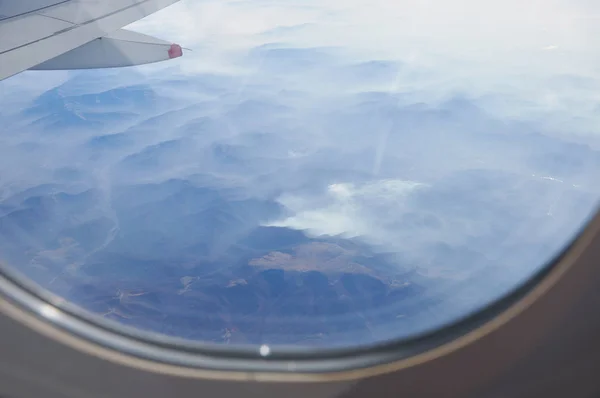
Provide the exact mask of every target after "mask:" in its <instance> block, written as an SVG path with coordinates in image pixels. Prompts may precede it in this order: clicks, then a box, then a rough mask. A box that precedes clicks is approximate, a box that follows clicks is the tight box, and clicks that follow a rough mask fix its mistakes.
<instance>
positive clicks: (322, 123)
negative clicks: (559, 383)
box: [0, 0, 600, 347]
mask: <svg viewBox="0 0 600 398" xmlns="http://www.w3.org/2000/svg"><path fill="white" fill-rule="evenodd" d="M599 7H600V6H599V5H597V4H596V3H595V2H591V1H585V0H578V1H572V0H569V1H567V0H551V1H543V2H541V1H533V2H523V1H516V0H505V1H501V2H500V1H483V2H482V1H475V0H454V1H412V0H400V1H388V0H369V1H366V0H350V1H348V0H344V1H342V0H323V1H314V0H297V1H286V2H274V1H266V0H264V1H263V0H252V1H250V0H243V1H221V0H219V1H216V0H207V1H193V0H184V1H181V2H180V3H177V4H175V5H173V6H170V7H168V8H166V9H163V10H162V11H159V12H157V13H156V14H153V15H151V16H150V17H147V18H145V19H143V20H140V21H138V22H136V23H134V24H133V25H131V26H129V27H127V29H131V30H133V31H136V32H141V33H145V34H148V35H152V36H156V37H158V38H161V39H164V40H168V41H172V42H176V43H180V44H181V45H182V46H183V47H185V48H190V49H191V51H190V50H187V49H184V50H183V52H184V55H183V57H180V58H176V59H173V60H169V61H166V62H160V63H156V64H150V65H144V66H136V67H130V68H117V69H101V70H76V71H27V72H24V73H21V74H18V75H15V76H13V77H11V78H8V79H6V80H4V81H2V82H0V259H1V261H2V262H3V264H5V265H6V266H9V267H12V268H14V269H16V270H18V271H19V272H20V273H21V274H22V275H25V276H27V277H28V278H31V279H32V280H33V281H35V282H36V283H37V284H39V285H40V286H41V287H43V288H45V289H47V290H49V291H51V292H53V293H55V294H57V295H59V296H61V297H64V298H65V299H67V300H69V301H71V302H72V303H74V304H76V305H78V306H80V307H82V308H84V309H86V310H88V311H89V312H90V313H93V314H95V315H96V316H98V317H104V318H106V319H109V320H111V321H115V322H118V323H121V324H125V325H129V326H133V327H137V328H140V329H143V330H147V331H152V332H158V333H162V334H165V335H169V336H176V337H181V338H186V339H192V340H196V341H204V342H211V343H216V344H273V345H277V344H285V345H289V344H292V345H306V346H323V347H355V346H359V345H365V344H372V343H375V342H381V341H387V340H390V339H397V338H405V337H409V336H413V335H415V334H418V333H421V332H423V331H427V330H433V329H435V328H439V327H442V326H443V325H445V324H447V323H448V322H452V321H455V320H457V319H458V318H460V317H462V316H465V315H467V314H470V313H472V312H473V311H475V310H478V309H481V308H483V306H485V305H486V304H488V303H490V302H492V301H493V300H496V299H498V298H500V297H502V296H503V295H504V294H506V293H508V292H509V291H510V290H511V289H513V288H515V287H516V286H518V285H519V284H520V283H523V282H524V281H525V280H527V279H528V278H529V277H531V276H532V275H533V274H534V273H535V272H536V271H538V270H540V269H541V268H542V267H543V266H545V265H547V264H548V263H549V262H550V261H552V259H553V258H554V257H555V256H556V255H557V254H559V253H560V251H561V250H563V249H564V248H565V246H566V245H567V244H568V243H569V242H570V241H571V240H572V239H573V238H574V237H575V236H576V234H577V232H578V231H579V230H580V228H581V227H582V226H583V225H584V223H585V222H586V221H587V220H588V219H589V217H590V215H591V214H593V212H594V211H595V206H596V201H597V198H598V193H599V192H598V191H599V189H600V184H598V179H599V171H600V167H599V166H600V152H599V151H600V135H599V133H600V130H599V127H598V126H600V123H599V120H598V119H599V118H600V112H598V109H599V107H600V80H599V74H600V67H599V65H600V63H599V61H600V59H599V57H598V54H599V53H598V49H600V43H599V40H600V28H599V25H598V23H597V20H596V17H595V15H597V13H598V11H600V9H599ZM0 24H2V22H1V21H0ZM0 26H1V25H0ZM0 41H1V38H0Z"/></svg>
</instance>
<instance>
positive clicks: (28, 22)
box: [0, 0, 182, 80]
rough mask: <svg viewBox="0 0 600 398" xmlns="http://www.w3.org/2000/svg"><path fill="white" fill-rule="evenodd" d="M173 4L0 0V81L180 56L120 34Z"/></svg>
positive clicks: (162, 44)
mask: <svg viewBox="0 0 600 398" xmlns="http://www.w3.org/2000/svg"><path fill="white" fill-rule="evenodd" d="M177 1H179V0H9V1H0V80H2V79H5V78H7V77H9V76H12V75H14V74H17V73H19V72H22V71H24V70H27V69H37V70H57V69H86V68H109V67H120V66H131V65H139V64H145V63H150V62H158V61H162V60H167V59H170V58H176V57H179V56H181V55H182V50H181V47H180V46H179V45H177V44H172V43H170V42H166V41H164V40H160V39H156V38H154V37H151V36H147V35H143V34H141V33H136V32H131V31H128V30H125V29H121V28H122V27H123V26H126V25H128V24H130V23H132V22H135V21H137V20H139V19H142V18H144V17H146V16H148V15H150V14H153V13H155V12H156V11H159V10H161V9H162V8H165V7H167V6H169V5H171V4H173V3H176V2H177Z"/></svg>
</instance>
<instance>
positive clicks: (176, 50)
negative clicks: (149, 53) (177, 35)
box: [169, 44, 183, 58]
mask: <svg viewBox="0 0 600 398" xmlns="http://www.w3.org/2000/svg"><path fill="white" fill-rule="evenodd" d="M182 55H183V50H182V49H181V46H180V45H179V44H171V47H170V48H169V58H178V57H181V56H182Z"/></svg>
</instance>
